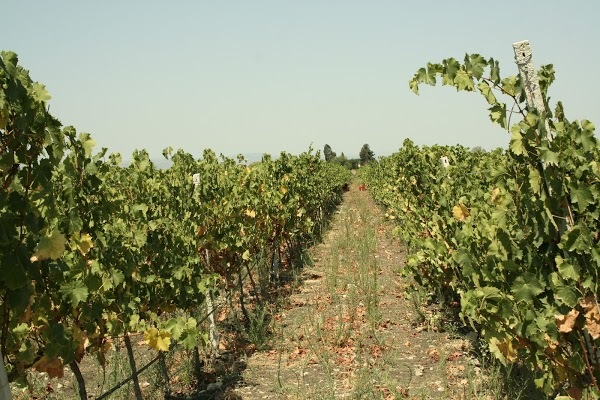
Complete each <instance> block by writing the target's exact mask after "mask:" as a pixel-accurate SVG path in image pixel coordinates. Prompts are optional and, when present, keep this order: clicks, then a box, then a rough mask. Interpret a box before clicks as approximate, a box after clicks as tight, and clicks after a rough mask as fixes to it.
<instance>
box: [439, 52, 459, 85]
mask: <svg viewBox="0 0 600 400" xmlns="http://www.w3.org/2000/svg"><path fill="white" fill-rule="evenodd" d="M442 64H443V69H442V73H443V76H442V85H454V78H456V74H457V73H458V71H459V70H460V63H459V62H458V61H457V60H456V59H454V58H448V59H446V60H444V61H443V62H442Z"/></svg>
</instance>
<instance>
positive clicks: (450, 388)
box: [235, 186, 479, 399]
mask: <svg viewBox="0 0 600 400" xmlns="http://www.w3.org/2000/svg"><path fill="white" fill-rule="evenodd" d="M351 189H352V190H351V191H350V192H348V193H346V194H345V198H344V202H343V204H342V206H341V208H340V210H339V212H338V214H337V215H336V216H335V218H334V220H333V222H332V225H331V227H330V230H329V232H328V233H327V235H326V237H325V240H324V242H323V243H322V244H320V245H318V246H317V247H316V248H315V249H314V250H313V253H312V258H313V261H314V264H313V265H312V267H310V268H309V267H307V268H306V269H305V270H304V272H303V277H302V278H303V284H302V285H301V286H300V288H299V290H298V291H297V292H296V293H295V294H294V295H292V297H291V299H290V302H289V304H288V305H286V306H285V307H284V310H283V312H281V313H280V314H278V315H276V316H275V318H274V325H273V332H274V335H273V336H274V337H273V341H272V346H271V349H270V350H266V351H260V352H256V353H254V354H253V355H252V356H251V357H249V358H248V360H247V368H246V369H245V371H244V373H243V380H242V381H241V383H239V384H238V385H237V387H236V388H235V393H237V394H238V395H239V396H241V398H243V399H337V398H353V399H395V398H417V399H429V398H431V399H439V398H471V396H468V393H469V392H471V393H472V392H473V387H474V385H476V382H477V380H478V379H476V378H474V377H477V376H479V373H478V371H479V368H478V367H477V366H476V362H474V361H473V360H472V359H471V358H469V357H468V353H469V349H470V343H469V342H468V341H467V340H464V339H459V338H455V337H452V335H450V334H449V333H448V332H440V330H441V329H439V328H440V326H439V321H438V319H437V317H436V314H435V313H431V312H430V311H428V310H427V309H423V308H421V307H419V306H415V304H418V303H419V302H418V301H416V302H415V301H414V300H415V299H414V298H412V296H409V295H407V294H406V280H405V278H403V277H402V276H401V275H400V269H401V267H402V265H403V264H404V262H405V255H404V254H403V253H402V252H401V246H400V244H399V243H398V242H397V241H396V240H395V239H393V237H392V235H391V230H392V228H393V225H392V224H391V223H390V222H387V221H386V220H385V217H384V215H383V213H382V212H381V210H380V209H379V208H378V207H377V206H376V205H375V203H374V202H373V200H372V199H371V197H370V195H369V193H368V192H364V191H358V190H357V187H356V186H353V187H352V188H351Z"/></svg>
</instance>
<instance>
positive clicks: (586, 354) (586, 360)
mask: <svg viewBox="0 0 600 400" xmlns="http://www.w3.org/2000/svg"><path fill="white" fill-rule="evenodd" d="M577 335H578V337H579V344H580V345H581V351H582V352H583V355H584V357H585V364H586V366H587V370H588V373H589V374H590V378H592V384H593V385H594V387H595V388H596V390H600V388H599V387H598V381H596V376H595V375H594V370H593V369H592V365H591V364H590V359H589V357H588V351H587V347H586V346H585V344H584V343H583V337H582V336H581V332H577Z"/></svg>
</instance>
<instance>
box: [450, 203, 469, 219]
mask: <svg viewBox="0 0 600 400" xmlns="http://www.w3.org/2000/svg"><path fill="white" fill-rule="evenodd" d="M452 215H454V219H455V220H457V221H461V222H462V221H464V220H466V219H467V217H468V216H469V215H471V213H470V212H469V210H468V209H467V207H465V206H464V205H463V204H458V205H456V206H454V207H452Z"/></svg>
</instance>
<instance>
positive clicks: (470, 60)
mask: <svg viewBox="0 0 600 400" xmlns="http://www.w3.org/2000/svg"><path fill="white" fill-rule="evenodd" d="M465 67H466V69H467V72H468V73H469V74H471V75H473V77H475V79H481V77H482V76H483V71H484V69H485V67H487V61H486V60H485V58H483V57H481V56H480V55H479V54H471V55H470V56H465Z"/></svg>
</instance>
